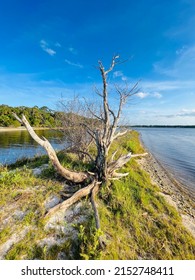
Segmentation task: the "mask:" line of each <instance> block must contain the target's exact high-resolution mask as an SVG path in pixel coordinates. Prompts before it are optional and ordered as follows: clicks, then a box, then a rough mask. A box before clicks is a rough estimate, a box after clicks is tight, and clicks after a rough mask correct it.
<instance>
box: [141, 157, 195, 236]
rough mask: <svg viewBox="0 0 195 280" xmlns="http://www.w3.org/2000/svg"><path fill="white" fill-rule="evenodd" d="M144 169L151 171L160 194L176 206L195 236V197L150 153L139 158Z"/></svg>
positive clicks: (186, 225)
mask: <svg viewBox="0 0 195 280" xmlns="http://www.w3.org/2000/svg"><path fill="white" fill-rule="evenodd" d="M138 162H139V164H140V165H141V167H142V169H144V170H145V171H146V172H148V173H149V175H150V177H151V180H152V183H154V184H156V185H158V186H159V188H160V190H161V191H160V194H161V195H162V196H163V197H164V198H165V199H166V201H167V202H168V203H169V204H171V205H172V206H174V207H175V208H176V209H177V211H178V212H179V214H180V215H181V217H182V221H183V224H184V226H185V227H186V228H187V229H188V230H189V231H190V232H191V233H192V235H193V236H194V237H195V198H194V196H193V194H190V192H189V191H188V190H187V188H186V187H185V186H183V185H182V184H180V183H179V182H177V181H176V180H175V178H173V177H172V176H171V175H170V173H168V172H167V170H165V169H164V168H163V167H162V165H161V164H160V163H159V162H158V161H157V160H156V159H155V158H154V156H153V155H152V154H150V153H148V156H146V157H143V158H141V159H139V160H138Z"/></svg>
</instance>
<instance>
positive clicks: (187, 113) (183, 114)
mask: <svg viewBox="0 0 195 280" xmlns="http://www.w3.org/2000/svg"><path fill="white" fill-rule="evenodd" d="M162 117H166V118H170V119H171V118H178V117H179V118H183V117H191V118H192V117H193V118H194V117H195V109H192V110H188V109H182V110H181V111H179V112H177V113H175V114H169V115H162Z"/></svg>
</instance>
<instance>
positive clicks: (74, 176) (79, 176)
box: [15, 115, 89, 183]
mask: <svg viewBox="0 0 195 280" xmlns="http://www.w3.org/2000/svg"><path fill="white" fill-rule="evenodd" d="M15 117H16V119H17V120H18V121H19V120H20V123H21V124H23V125H24V126H25V127H26V129H27V131H28V132H29V134H30V135H31V137H32V138H33V139H34V140H35V141H36V142H37V143H38V144H39V145H41V146H42V147H43V148H44V149H45V150H46V151H47V154H48V156H49V159H50V160H51V162H52V164H53V166H54V168H55V169H56V170H57V172H58V173H59V174H60V175H62V176H63V177H64V178H66V179H67V180H70V181H72V182H75V183H81V182H83V181H84V180H86V179H87V178H88V177H89V175H88V174H87V173H84V172H74V171H70V170H68V169H67V168H64V167H63V166H62V165H61V164H60V162H59V160H58V157H57V155H56V153H55V151H54V149H53V147H52V146H51V144H50V143H49V141H48V140H47V139H46V138H44V139H43V140H42V139H41V138H40V137H39V136H38V135H37V134H36V133H35V131H34V130H33V128H32V127H31V125H30V124H29V122H28V121H27V119H26V118H25V116H24V115H22V118H21V119H20V118H19V117H18V116H17V115H15Z"/></svg>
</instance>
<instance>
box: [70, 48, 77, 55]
mask: <svg viewBox="0 0 195 280" xmlns="http://www.w3.org/2000/svg"><path fill="white" fill-rule="evenodd" d="M68 50H69V52H71V53H72V54H75V55H76V54H78V51H77V50H76V49H75V48H73V47H69V48H68Z"/></svg>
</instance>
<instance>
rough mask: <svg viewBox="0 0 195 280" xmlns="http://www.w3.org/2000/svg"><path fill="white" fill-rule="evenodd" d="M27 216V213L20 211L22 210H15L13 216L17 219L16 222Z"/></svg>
mask: <svg viewBox="0 0 195 280" xmlns="http://www.w3.org/2000/svg"><path fill="white" fill-rule="evenodd" d="M25 215H26V212H23V211H20V210H15V211H14V214H13V217H14V218H15V219H16V220H20V221H21V220H22V219H23V218H24V217H25Z"/></svg>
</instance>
